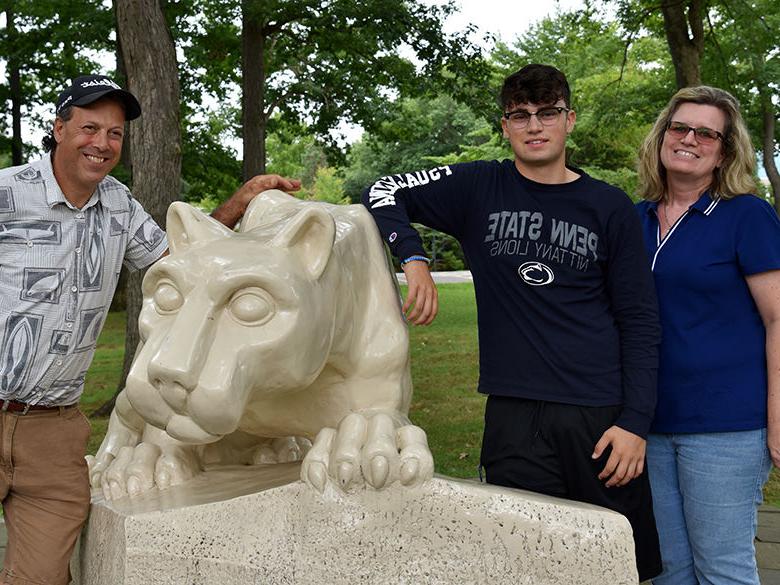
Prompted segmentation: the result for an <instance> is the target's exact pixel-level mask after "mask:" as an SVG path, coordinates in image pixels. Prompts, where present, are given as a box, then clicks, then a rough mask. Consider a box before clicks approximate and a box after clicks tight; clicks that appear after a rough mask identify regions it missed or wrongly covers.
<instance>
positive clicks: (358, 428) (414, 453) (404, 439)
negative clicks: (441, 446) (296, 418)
mask: <svg viewBox="0 0 780 585" xmlns="http://www.w3.org/2000/svg"><path fill="white" fill-rule="evenodd" d="M431 477H433V456H432V455H431V451H430V449H429V448H428V438H427V437H426V435H425V431H423V430H422V429H421V428H420V427H417V426H414V425H405V426H400V427H398V428H396V425H395V423H394V422H393V419H392V417H390V416H389V415H387V414H375V415H373V416H369V417H366V416H364V415H362V414H357V413H353V414H350V415H347V416H346V417H344V419H343V420H342V421H341V423H340V424H339V428H338V429H332V428H324V429H322V430H321V431H320V432H319V434H318V435H317V438H316V439H315V440H314V445H313V446H312V448H311V450H310V451H309V453H308V454H307V455H306V458H305V459H304V460H303V465H302V466H301V479H303V481H305V482H306V483H307V484H308V485H310V486H312V487H314V488H315V489H317V490H318V491H320V492H322V491H323V490H324V489H325V483H326V482H327V480H328V478H330V479H331V481H334V482H336V483H337V484H338V485H339V486H340V487H341V488H342V489H343V490H345V491H346V490H348V489H350V488H352V487H359V486H362V485H364V484H368V485H370V486H371V487H373V488H375V489H381V488H383V487H385V486H388V485H390V484H392V483H393V482H395V481H400V482H401V484H403V485H405V486H414V485H418V484H420V483H422V482H424V481H426V480H428V479H430V478H431Z"/></svg>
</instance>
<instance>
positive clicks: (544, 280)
mask: <svg viewBox="0 0 780 585" xmlns="http://www.w3.org/2000/svg"><path fill="white" fill-rule="evenodd" d="M517 274H518V275H520V278H522V279H523V282H525V283H526V284H530V285H531V286H544V285H546V284H550V283H551V282H552V281H553V280H555V273H554V272H553V271H552V269H551V268H550V267H549V266H547V265H546V264H542V263H541V262H526V263H524V264H522V265H521V266H520V268H518V269H517Z"/></svg>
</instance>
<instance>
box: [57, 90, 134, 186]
mask: <svg viewBox="0 0 780 585" xmlns="http://www.w3.org/2000/svg"><path fill="white" fill-rule="evenodd" d="M124 127H125V111H124V109H123V108H122V106H121V104H119V103H118V102H116V101H114V100H110V99H102V100H98V101H97V102H95V103H93V104H90V105H88V106H83V107H74V108H73V116H72V117H71V119H70V120H68V121H67V122H63V121H62V120H61V119H59V118H57V119H56V120H55V121H54V138H55V140H56V141H57V149H56V150H55V151H54V168H55V175H56V177H57V181H58V182H59V183H60V187H61V188H62V189H63V192H65V194H66V195H77V196H83V195H85V194H86V196H89V195H91V194H92V192H94V190H95V189H96V188H97V186H98V183H100V181H102V180H103V179H104V178H105V177H106V175H107V174H108V173H110V172H111V170H112V169H113V168H114V167H115V166H116V164H117V163H118V162H119V157H120V155H121V154H122V140H123V139H124Z"/></svg>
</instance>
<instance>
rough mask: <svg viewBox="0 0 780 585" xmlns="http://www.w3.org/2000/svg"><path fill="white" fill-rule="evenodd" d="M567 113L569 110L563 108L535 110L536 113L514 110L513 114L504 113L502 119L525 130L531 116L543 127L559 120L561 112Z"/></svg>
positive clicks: (554, 107) (553, 107)
mask: <svg viewBox="0 0 780 585" xmlns="http://www.w3.org/2000/svg"><path fill="white" fill-rule="evenodd" d="M569 111H570V110H569V108H564V107H563V106H552V107H549V108H541V109H539V110H536V112H529V111H528V110H514V111H513V112H504V118H505V119H506V120H507V121H508V122H509V123H510V124H511V125H512V126H513V127H515V128H525V127H526V126H528V124H529V123H530V122H531V117H532V116H536V119H537V120H539V122H541V123H542V125H543V126H552V125H553V124H555V123H556V122H557V121H558V119H559V118H560V116H561V112H569Z"/></svg>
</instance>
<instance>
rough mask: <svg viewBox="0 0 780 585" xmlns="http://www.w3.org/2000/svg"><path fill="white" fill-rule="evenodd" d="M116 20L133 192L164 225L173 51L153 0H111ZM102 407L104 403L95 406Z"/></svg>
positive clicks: (170, 197) (173, 178)
mask: <svg viewBox="0 0 780 585" xmlns="http://www.w3.org/2000/svg"><path fill="white" fill-rule="evenodd" d="M116 20H117V38H118V40H119V42H120V43H121V46H122V54H123V57H124V63H125V68H126V73H127V86H128V89H129V90H130V91H131V92H132V93H133V94H134V95H135V97H136V98H137V99H138V101H139V102H140V104H141V109H142V111H143V114H142V115H141V117H140V118H138V119H137V120H135V121H133V122H131V125H132V127H133V131H132V134H131V135H130V148H131V149H132V153H133V195H134V196H135V198H136V199H138V201H139V202H140V203H141V204H142V205H143V206H144V208H145V209H146V211H147V212H149V214H151V216H152V217H153V218H154V219H155V221H156V222H157V223H158V224H159V225H160V227H163V228H164V227H165V214H166V212H167V210H168V206H169V205H170V204H171V203H172V202H173V201H175V200H176V199H178V196H179V192H180V189H181V136H180V127H179V100H180V95H179V93H180V92H179V77H178V69H177V65H176V50H175V47H174V43H173V37H172V36H171V33H170V30H169V29H168V25H167V23H166V22H165V16H164V15H163V12H162V8H161V7H160V4H159V3H158V1H157V0H116ZM140 285H141V276H140V275H134V276H133V277H132V278H130V279H128V285H127V333H126V337H125V360H124V367H123V371H122V378H121V381H120V383H119V387H118V388H117V393H118V392H119V391H120V390H121V389H122V388H123V387H124V384H125V379H126V378H127V372H128V371H129V369H130V364H131V363H132V360H133V356H134V355H135V349H136V346H137V345H138V342H139V336H138V314H139V312H140V308H141V298H142V297H141V291H140ZM115 398H116V396H115V397H114V399H115ZM114 399H112V402H113V400H114ZM112 406H113V405H112ZM107 407H108V404H106V405H103V407H101V408H100V409H99V410H100V411H105V410H106V408H107ZM108 411H109V412H110V409H108Z"/></svg>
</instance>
